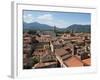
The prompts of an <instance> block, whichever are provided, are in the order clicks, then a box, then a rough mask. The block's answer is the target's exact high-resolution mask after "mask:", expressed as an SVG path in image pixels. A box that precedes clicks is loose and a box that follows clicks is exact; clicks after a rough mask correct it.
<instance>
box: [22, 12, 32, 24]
mask: <svg viewBox="0 0 100 80" xmlns="http://www.w3.org/2000/svg"><path fill="white" fill-rule="evenodd" d="M23 18H24V22H27V23H31V22H33V21H34V18H33V17H32V14H27V15H24V17H23Z"/></svg>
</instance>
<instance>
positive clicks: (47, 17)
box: [37, 14, 53, 21]
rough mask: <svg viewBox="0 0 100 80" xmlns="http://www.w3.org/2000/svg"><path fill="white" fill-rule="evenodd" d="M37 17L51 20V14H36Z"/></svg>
mask: <svg viewBox="0 0 100 80" xmlns="http://www.w3.org/2000/svg"><path fill="white" fill-rule="evenodd" d="M37 19H38V20H43V21H51V20H53V16H52V15H51V14H44V15H41V16H38V17H37Z"/></svg>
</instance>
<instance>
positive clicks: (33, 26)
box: [23, 22, 91, 32]
mask: <svg viewBox="0 0 100 80" xmlns="http://www.w3.org/2000/svg"><path fill="white" fill-rule="evenodd" d="M23 28H24V30H53V29H54V27H53V26H50V25H46V24H41V23H38V22H33V23H25V22H23ZM90 28H91V26H90V25H78V24H73V25H70V26H68V27H67V28H56V30H59V31H70V32H71V31H73V32H90V30H91V29H90Z"/></svg>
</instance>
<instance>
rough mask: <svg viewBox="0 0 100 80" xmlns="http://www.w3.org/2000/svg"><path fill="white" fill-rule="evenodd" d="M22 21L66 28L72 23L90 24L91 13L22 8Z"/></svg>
mask: <svg viewBox="0 0 100 80" xmlns="http://www.w3.org/2000/svg"><path fill="white" fill-rule="evenodd" d="M23 21H24V22H26V23H32V22H39V23H41V24H47V25H51V26H56V27H59V28H62V27H63V28H66V27H68V26H70V25H72V24H82V25H85V24H91V14H90V13H75V12H49V11H31V10H24V11H23Z"/></svg>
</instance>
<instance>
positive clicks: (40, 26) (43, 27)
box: [23, 22, 53, 30]
mask: <svg viewBox="0 0 100 80" xmlns="http://www.w3.org/2000/svg"><path fill="white" fill-rule="evenodd" d="M23 27H24V29H31V30H33V29H34V30H52V29H53V27H51V26H49V25H46V24H40V23H38V22H33V23H25V22H24V23H23Z"/></svg>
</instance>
